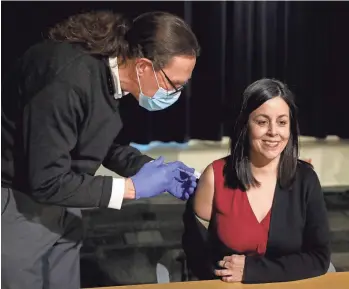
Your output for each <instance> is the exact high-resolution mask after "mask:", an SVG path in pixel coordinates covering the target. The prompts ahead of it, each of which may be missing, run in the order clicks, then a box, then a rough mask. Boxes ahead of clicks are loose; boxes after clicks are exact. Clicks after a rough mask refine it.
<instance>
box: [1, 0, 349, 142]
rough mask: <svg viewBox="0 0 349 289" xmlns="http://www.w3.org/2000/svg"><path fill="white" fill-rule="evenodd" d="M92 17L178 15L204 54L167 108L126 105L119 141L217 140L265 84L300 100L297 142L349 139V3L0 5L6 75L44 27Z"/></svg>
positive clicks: (129, 99) (125, 102)
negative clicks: (258, 84)
mask: <svg viewBox="0 0 349 289" xmlns="http://www.w3.org/2000/svg"><path fill="white" fill-rule="evenodd" d="M91 9H112V10H114V11H117V12H120V13H124V14H125V15H126V16H129V17H135V16H137V15H138V14H140V13H143V12H146V11H152V10H163V11H168V12H171V13H175V14H177V15H179V16H181V17H184V18H185V19H186V20H187V21H188V22H189V23H190V24H191V26H192V28H193V30H194V32H195V33H196V35H197V37H198V39H199V42H200V44H201V47H202V55H201V57H200V58H199V59H198V62H197V66H196V68H195V71H194V74H193V79H192V81H191V83H190V85H189V86H188V88H187V89H186V91H185V92H184V93H183V95H182V97H181V98H180V101H178V103H176V104H175V105H173V106H172V107H171V108H169V109H167V110H165V111H160V112H147V111H145V110H144V109H142V108H140V107H139V106H138V104H137V102H136V100H135V99H134V98H133V97H125V98H124V99H122V112H123V119H124V122H125V129H124V131H123V132H124V133H123V135H122V140H121V141H123V142H129V141H133V142H137V143H142V144H145V143H149V142H150V141H153V140H160V141H178V142H184V141H187V140H189V139H193V138H194V139H204V140H220V139H221V138H222V136H224V135H229V132H230V130H231V126H232V122H233V121H234V116H235V114H236V112H237V111H236V110H238V109H239V103H240V100H241V94H242V92H243V90H244V89H245V87H246V86H247V85H248V84H250V83H251V82H253V81H255V80H257V79H259V78H262V77H273V78H278V79H280V80H283V81H286V82H287V83H288V85H289V86H290V88H291V89H292V90H293V92H294V93H295V94H296V101H297V105H298V107H299V116H300V127H301V133H302V134H303V135H308V136H316V137H326V136H327V135H329V134H334V135H339V136H340V137H343V138H349V117H348V115H349V101H348V98H349V95H348V94H349V93H348V88H347V83H348V81H349V79H348V78H349V73H348V67H349V56H348V51H349V44H348V35H349V31H348V30H349V3H348V2H295V1H291V2H284V1H279V2H270V1H267V2H260V1H258V2H230V1H229V2H217V1H216V2H204V1H202V2H198V1H194V2H166V1H156V2H134V1H129V2H121V1H113V2H68V1H67V2H2V23H1V30H2V73H3V74H6V70H7V69H8V67H9V66H10V65H11V63H12V62H13V61H14V59H15V58H16V57H18V56H19V55H20V54H21V53H22V52H23V51H25V50H26V49H27V48H28V47H29V46H30V45H32V44H34V43H35V42H37V41H39V40H40V39H42V37H43V35H45V33H46V32H47V29H48V27H49V26H52V25H53V24H54V23H55V22H57V21H60V20H62V19H63V18H65V17H67V16H69V15H70V14H73V13H77V12H81V11H88V10H91Z"/></svg>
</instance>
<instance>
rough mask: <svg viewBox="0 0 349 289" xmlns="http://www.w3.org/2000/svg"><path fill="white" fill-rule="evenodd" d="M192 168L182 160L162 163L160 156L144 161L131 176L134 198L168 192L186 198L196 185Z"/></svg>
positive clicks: (179, 197) (162, 159)
mask: <svg viewBox="0 0 349 289" xmlns="http://www.w3.org/2000/svg"><path fill="white" fill-rule="evenodd" d="M193 173H194V169H191V168H188V167H187V166H186V165H184V164H183V163H182V162H172V163H168V164H166V163H164V158H163V157H160V158H158V159H157V160H155V161H153V162H149V163H146V164H145V165H144V166H143V167H142V168H141V169H140V171H139V172H138V173H137V174H136V175H134V176H133V177H131V180H132V182H133V185H134V187H135V191H136V199H140V198H150V197H154V196H157V195H160V194H162V193H164V192H169V193H170V194H171V195H173V196H175V197H176V198H178V199H182V200H185V199H188V198H189V197H190V195H191V194H192V193H193V192H194V190H195V187H196V178H195V177H194V176H193Z"/></svg>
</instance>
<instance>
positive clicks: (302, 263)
mask: <svg viewBox="0 0 349 289" xmlns="http://www.w3.org/2000/svg"><path fill="white" fill-rule="evenodd" d="M305 184H306V187H305V189H306V190H307V192H308V194H307V195H308V198H307V206H306V210H307V212H306V220H305V228H304V232H303V251H302V252H300V253H297V254H291V255H286V256H282V257H280V258H275V259H272V258H267V257H252V256H251V257H246V261H245V270H244V280H243V281H244V282H245V283H267V282H284V281H293V280H300V279H307V278H312V277H316V276H320V275H323V274H325V273H326V272H327V270H328V268H329V264H330V232H329V224H328V217H327V211H326V205H325V200H324V196H323V193H322V190H321V186H320V182H319V179H318V177H317V175H316V173H315V172H314V171H313V170H311V172H310V174H307V179H306V183H305Z"/></svg>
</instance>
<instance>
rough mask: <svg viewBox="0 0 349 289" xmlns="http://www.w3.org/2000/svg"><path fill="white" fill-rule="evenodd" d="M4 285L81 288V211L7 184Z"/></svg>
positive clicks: (3, 229)
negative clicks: (42, 200) (33, 196)
mask: <svg viewBox="0 0 349 289" xmlns="http://www.w3.org/2000/svg"><path fill="white" fill-rule="evenodd" d="M1 207H2V208H1V215H2V216H1V245H2V246H1V247H2V248H1V288H3V289H24V288H25V289H63V288H64V289H80V258H79V251H80V247H81V242H82V232H83V229H82V220H81V211H80V209H66V208H62V207H57V206H48V205H42V204H39V203H37V202H35V201H33V200H32V199H31V198H30V197H28V196H27V195H25V194H23V193H21V192H18V191H15V190H12V189H8V188H1Z"/></svg>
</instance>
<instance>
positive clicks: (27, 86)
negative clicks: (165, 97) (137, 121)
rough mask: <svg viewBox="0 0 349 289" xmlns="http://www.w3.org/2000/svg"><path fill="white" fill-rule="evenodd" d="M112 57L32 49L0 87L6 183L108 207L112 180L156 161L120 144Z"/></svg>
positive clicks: (49, 45) (55, 47)
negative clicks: (109, 59)
mask: <svg viewBox="0 0 349 289" xmlns="http://www.w3.org/2000/svg"><path fill="white" fill-rule="evenodd" d="M114 92H115V89H114V83H113V80H112V77H111V70H110V67H109V66H108V62H107V59H102V58H97V57H93V56H91V55H89V54H87V53H85V52H83V50H81V49H80V47H79V46H77V45H70V44H68V43H61V44H60V43H54V42H51V41H44V42H43V43H40V44H37V45H35V46H33V47H31V48H30V49H29V50H28V51H27V52H26V53H25V54H24V56H23V57H22V58H21V59H20V60H19V61H18V62H17V64H16V65H15V67H14V69H13V71H11V72H8V73H7V77H6V81H5V82H4V83H3V84H2V106H1V109H2V115H1V118H2V124H1V137H2V138H1V139H2V141H1V177H2V180H1V182H2V186H3V187H11V188H14V189H17V190H20V191H22V192H25V193H28V194H30V195H32V196H33V197H34V198H35V199H37V200H38V201H40V202H44V203H49V204H55V205H61V206H72V207H106V206H107V205H108V203H109V200H110V196H111V190H112V177H110V176H94V174H95V172H96V171H97V169H98V168H99V166H100V165H101V164H102V163H103V165H104V166H105V167H107V168H109V169H111V170H113V171H114V172H116V173H117V174H119V175H121V176H124V177H128V176H132V175H134V174H135V173H136V172H137V171H138V170H139V169H140V168H141V167H142V166H143V164H144V163H146V162H148V161H150V160H151V158H149V157H147V156H144V155H142V154H141V153H140V152H139V151H138V150H136V149H134V148H132V147H129V146H120V145H119V144H118V141H117V137H118V134H119V132H120V130H121V128H122V121H121V119H120V114H119V110H118V109H119V101H118V100H116V99H115V98H114V96H113V94H114Z"/></svg>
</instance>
